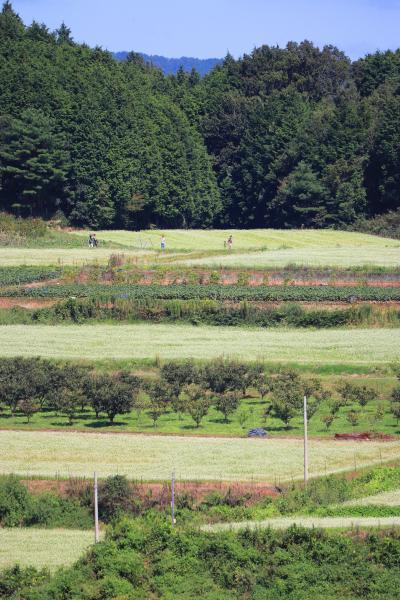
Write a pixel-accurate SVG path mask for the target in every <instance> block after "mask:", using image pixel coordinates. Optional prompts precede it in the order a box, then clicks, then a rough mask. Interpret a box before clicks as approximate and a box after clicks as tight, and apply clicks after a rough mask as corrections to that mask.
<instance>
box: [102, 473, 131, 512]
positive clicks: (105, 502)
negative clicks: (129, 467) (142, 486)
mask: <svg viewBox="0 0 400 600" xmlns="http://www.w3.org/2000/svg"><path fill="white" fill-rule="evenodd" d="M131 509H132V490H131V487H130V485H129V482H128V480H127V478H126V477H124V476H122V475H114V476H112V477H108V478H107V479H106V480H105V481H104V482H100V484H99V517H100V519H102V520H103V521H105V522H106V523H108V522H109V521H110V520H111V519H112V518H113V517H114V516H115V515H116V514H117V513H120V512H129V511H130V510H131Z"/></svg>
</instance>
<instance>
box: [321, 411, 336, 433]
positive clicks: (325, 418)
mask: <svg viewBox="0 0 400 600" xmlns="http://www.w3.org/2000/svg"><path fill="white" fill-rule="evenodd" d="M334 420H335V415H332V414H328V415H324V416H323V417H321V421H322V422H323V424H324V425H325V427H326V430H327V431H329V429H330V428H331V425H332V423H333V421H334Z"/></svg>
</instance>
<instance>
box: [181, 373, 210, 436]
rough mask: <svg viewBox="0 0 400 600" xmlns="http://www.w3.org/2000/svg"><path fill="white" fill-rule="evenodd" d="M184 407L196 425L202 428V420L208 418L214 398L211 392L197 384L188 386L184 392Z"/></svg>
mask: <svg viewBox="0 0 400 600" xmlns="http://www.w3.org/2000/svg"><path fill="white" fill-rule="evenodd" d="M182 396H183V406H184V410H185V412H187V413H188V414H189V415H190V416H191V417H192V419H193V421H194V422H195V424H196V427H200V423H201V421H202V419H203V418H204V417H205V416H207V414H208V411H209V410H210V406H211V403H212V397H211V394H210V392H209V391H207V390H205V389H204V388H203V387H201V386H200V385H198V384H196V383H191V384H190V385H187V386H185V387H184V388H183V390H182Z"/></svg>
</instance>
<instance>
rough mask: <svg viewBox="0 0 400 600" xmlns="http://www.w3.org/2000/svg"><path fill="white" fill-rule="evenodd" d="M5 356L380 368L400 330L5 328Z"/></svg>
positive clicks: (395, 351)
mask: <svg viewBox="0 0 400 600" xmlns="http://www.w3.org/2000/svg"><path fill="white" fill-rule="evenodd" d="M0 355H1V356H36V355H37V356H42V357H45V358H46V357H47V358H66V359H80V358H82V359H90V360H104V359H107V360H112V359H114V360H126V359H128V360H129V359H130V360H145V359H150V360H153V361H154V359H155V357H156V356H159V357H160V358H163V359H184V358H189V357H192V358H195V359H212V358H215V357H219V356H223V355H224V356H229V357H237V358H240V359H243V360H263V361H268V362H280V361H282V362H296V363H305V364H310V363H311V364H315V363H318V364H321V363H325V364H327V363H329V364H352V365H357V364H361V365H362V364H378V363H381V364H382V363H391V362H393V361H396V360H399V359H400V335H399V332H398V329H353V330H352V329H319V330H311V329H293V330H290V329H288V330H284V329H280V330H274V329H250V328H249V329H247V328H232V327H205V326H201V327H194V326H192V325H180V324H179V325H178V324H177V325H169V324H151V323H137V324H133V325H131V324H129V325H122V324H121V325H108V324H107V325H103V324H95V325H3V326H0Z"/></svg>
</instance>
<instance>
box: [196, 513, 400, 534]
mask: <svg viewBox="0 0 400 600" xmlns="http://www.w3.org/2000/svg"><path fill="white" fill-rule="evenodd" d="M292 525H298V526H299V527H306V528H310V529H313V528H314V527H320V528H322V529H354V528H356V527H400V517H282V518H275V519H266V520H265V521H242V522H239V523H215V524H214V525H203V526H202V527H201V529H202V530H203V531H210V532H212V531H226V530H228V531H238V530H241V529H259V528H261V529H263V528H269V527H270V528H271V529H288V528H289V527H291V526H292Z"/></svg>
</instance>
